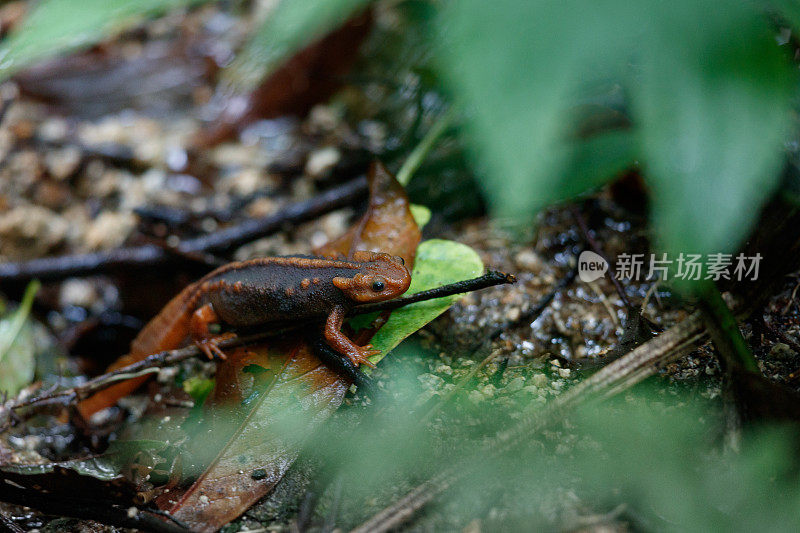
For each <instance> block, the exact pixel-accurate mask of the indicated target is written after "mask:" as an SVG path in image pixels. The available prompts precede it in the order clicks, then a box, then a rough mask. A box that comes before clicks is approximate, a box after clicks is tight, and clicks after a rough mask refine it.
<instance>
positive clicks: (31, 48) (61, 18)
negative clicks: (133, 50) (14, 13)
mask: <svg viewBox="0 0 800 533" xmlns="http://www.w3.org/2000/svg"><path fill="white" fill-rule="evenodd" d="M200 1H203V0H137V1H135V2H132V1H130V0H81V1H80V2H75V1H73V0H43V1H41V2H39V3H37V4H36V5H35V7H33V8H32V10H31V13H30V14H29V15H28V16H27V17H26V18H25V20H24V21H23V23H22V24H21V26H20V27H19V28H18V29H15V30H14V32H12V34H11V35H9V37H8V38H6V39H4V40H3V41H2V43H0V79H6V78H8V77H9V76H11V75H13V74H14V73H15V72H17V71H19V70H20V69H22V68H25V67H27V66H30V65H31V64H32V63H34V62H36V61H40V60H43V59H48V58H50V57H53V56H55V55H57V54H62V53H66V52H70V51H73V50H76V49H79V48H84V47H87V46H90V45H92V44H94V43H97V42H98V41H100V40H102V39H104V38H106V37H109V36H112V35H114V34H116V33H119V32H120V31H122V30H124V29H126V28H129V27H131V26H133V25H135V24H138V23H140V22H141V21H142V20H143V19H144V18H145V17H149V16H153V15H157V14H160V13H164V12H166V11H168V10H170V9H174V8H176V7H181V6H186V5H190V4H196V3H199V2H200ZM206 1H207V0H206Z"/></svg>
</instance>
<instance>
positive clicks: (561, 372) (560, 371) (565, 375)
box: [558, 368, 570, 378]
mask: <svg viewBox="0 0 800 533" xmlns="http://www.w3.org/2000/svg"><path fill="white" fill-rule="evenodd" d="M558 375H559V376H561V377H562V378H568V377H569V375H570V370H569V368H559V369H558Z"/></svg>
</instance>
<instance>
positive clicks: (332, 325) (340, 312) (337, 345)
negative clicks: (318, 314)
mask: <svg viewBox="0 0 800 533" xmlns="http://www.w3.org/2000/svg"><path fill="white" fill-rule="evenodd" d="M344 316H345V312H344V308H343V307H342V306H339V305H337V306H336V307H334V308H333V311H331V314H330V315H328V320H327V321H326V322H325V330H324V332H323V334H324V336H325V341H326V342H327V343H328V345H329V346H330V347H331V348H333V349H334V350H336V351H337V352H339V353H340V354H342V355H345V356H347V358H348V359H350V361H352V362H353V364H354V365H356V366H358V365H361V364H364V365H367V366H370V367H372V368H375V365H374V364H373V363H372V361H370V360H369V359H368V358H369V357H371V356H373V355H378V354H379V353H381V352H380V350H375V349H373V348H372V345H371V344H367V345H365V346H359V345H358V344H356V343H354V342H353V341H351V340H350V339H349V338H347V335H345V334H344V333H342V323H343V322H344Z"/></svg>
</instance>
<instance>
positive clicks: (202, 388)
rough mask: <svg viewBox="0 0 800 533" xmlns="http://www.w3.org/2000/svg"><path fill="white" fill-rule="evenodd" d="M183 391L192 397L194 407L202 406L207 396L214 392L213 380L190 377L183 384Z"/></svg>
mask: <svg viewBox="0 0 800 533" xmlns="http://www.w3.org/2000/svg"><path fill="white" fill-rule="evenodd" d="M183 390H184V391H185V392H186V394H188V395H189V396H191V397H192V400H194V404H195V406H201V405H203V402H205V401H206V398H208V395H209V394H211V391H212V390H214V380H213V379H208V378H202V377H199V376H192V377H190V378H189V379H187V380H186V381H184V382H183Z"/></svg>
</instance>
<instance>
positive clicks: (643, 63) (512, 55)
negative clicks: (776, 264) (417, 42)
mask: <svg viewBox="0 0 800 533" xmlns="http://www.w3.org/2000/svg"><path fill="white" fill-rule="evenodd" d="M778 4H779V8H780V9H781V10H782V12H784V13H788V14H787V16H788V17H789V18H790V20H792V21H794V20H797V17H796V13H797V12H798V10H797V5H796V3H793V2H779V3H778ZM710 14H713V16H712V15H710ZM433 38H434V39H435V40H437V41H438V46H437V56H438V64H439V68H440V70H441V71H442V75H443V79H444V80H445V81H446V82H447V83H448V84H449V86H450V88H451V90H452V92H453V94H454V96H455V97H456V99H457V100H458V101H459V103H460V104H461V105H462V106H463V108H464V109H465V112H466V118H467V124H466V131H467V132H468V133H469V134H470V139H469V140H470V141H471V144H472V146H473V148H472V151H473V153H474V155H475V156H476V163H477V165H476V166H477V168H478V169H479V170H481V171H482V172H483V173H484V174H485V176H484V179H483V183H482V185H483V187H484V191H485V194H486V197H487V200H488V201H489V205H490V207H491V209H492V212H493V214H494V215H495V216H496V217H503V218H512V219H514V220H516V221H517V222H526V221H529V220H531V218H532V217H533V215H534V214H535V212H536V211H537V210H538V209H540V208H542V207H543V206H545V205H547V204H550V203H553V202H555V201H560V200H563V199H565V198H570V197H573V196H575V195H577V194H579V193H581V192H583V191H585V190H586V189H587V188H592V187H596V186H597V185H600V184H602V183H603V182H604V181H605V180H607V179H609V178H612V177H614V175H615V174H616V173H618V172H619V171H620V170H621V169H623V168H625V166H626V165H627V164H630V162H631V161H633V158H634V156H636V157H641V161H642V166H643V168H644V170H645V179H646V180H648V184H649V185H650V186H651V187H650V190H651V193H652V202H651V204H652V206H653V211H652V217H651V219H652V225H653V230H654V233H655V236H656V240H657V241H658V242H659V243H660V244H661V245H662V246H663V247H664V248H666V249H667V251H672V252H675V251H684V252H700V253H703V252H724V251H732V249H733V247H735V246H736V245H737V244H738V243H739V242H740V241H741V239H742V238H743V237H744V236H745V234H746V232H747V231H748V230H749V228H750V226H751V225H752V223H753V221H754V219H755V216H756V214H757V212H758V210H759V208H760V207H761V205H762V204H763V203H764V201H765V200H766V199H767V198H768V196H769V195H770V194H771V193H772V192H773V191H774V189H775V187H776V184H777V180H778V165H779V164H780V160H781V157H782V141H783V140H784V136H785V135H786V133H787V128H788V124H789V120H790V118H791V115H792V112H791V105H790V98H791V95H792V89H793V82H794V81H795V76H793V74H792V71H791V68H790V65H789V63H788V61H786V58H785V57H783V53H782V51H781V49H780V47H779V46H778V44H777V43H776V40H775V38H774V35H773V32H772V31H771V29H770V26H769V25H768V24H767V21H766V18H765V16H764V13H763V11H762V10H759V9H758V6H757V5H755V4H753V3H748V2H744V1H741V0H720V1H713V2H712V1H711V0H701V1H694V0H691V1H690V0H675V1H672V2H661V1H658V0H642V1H641V2H627V1H623V0H607V1H601V2H589V1H581V0H566V1H554V0H535V1H530V2H522V1H516V0H497V1H495V2H483V1H481V0H460V1H454V2H447V3H444V4H443V8H442V9H441V13H440V15H439V16H438V17H437V19H436V24H435V25H434V33H433ZM615 84H616V87H617V90H616V93H617V94H619V95H624V96H625V97H626V98H627V99H628V102H626V103H627V104H628V106H627V107H626V108H627V109H631V110H633V116H632V117H630V118H631V119H632V122H633V124H632V128H631V129H630V130H629V132H628V133H622V132H616V133H611V134H606V135H611V137H607V136H606V135H603V136H602V137H596V138H590V139H588V140H586V141H575V140H574V139H575V137H576V133H578V132H580V131H581V130H580V128H579V124H577V123H576V118H578V117H579V116H580V114H577V113H575V110H576V109H580V107H579V104H586V103H592V102H596V101H597V98H596V97H597V94H596V93H597V90H598V88H600V87H604V88H608V87H609V86H611V87H614V86H615ZM603 96H607V95H603ZM584 107H586V106H584ZM626 137H627V138H626Z"/></svg>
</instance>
